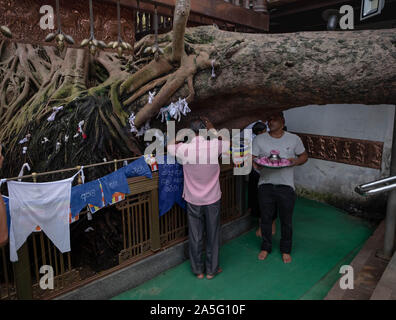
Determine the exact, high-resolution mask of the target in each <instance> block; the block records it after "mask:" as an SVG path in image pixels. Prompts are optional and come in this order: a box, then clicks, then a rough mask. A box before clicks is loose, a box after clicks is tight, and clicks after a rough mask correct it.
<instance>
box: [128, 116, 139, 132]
mask: <svg viewBox="0 0 396 320" xmlns="http://www.w3.org/2000/svg"><path fill="white" fill-rule="evenodd" d="M135 118H136V116H135V113H134V112H132V113H131V115H130V116H129V119H128V120H129V124H130V126H131V130H130V131H131V132H138V131H137V129H136V126H135Z"/></svg>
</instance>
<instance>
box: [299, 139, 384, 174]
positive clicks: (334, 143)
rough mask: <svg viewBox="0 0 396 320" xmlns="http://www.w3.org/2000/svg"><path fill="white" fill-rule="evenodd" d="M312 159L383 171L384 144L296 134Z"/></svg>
mask: <svg viewBox="0 0 396 320" xmlns="http://www.w3.org/2000/svg"><path fill="white" fill-rule="evenodd" d="M295 134H297V135H298V136H299V137H300V138H301V140H302V141H303V143H304V146H305V149H306V150H307V152H308V155H309V157H310V158H315V159H321V160H327V161H334V162H341V163H346V164H351V165H355V166H361V167H368V168H373V169H381V162H382V150H383V147H384V143H383V142H379V141H370V140H359V139H349V138H340V137H330V136H321V135H315V134H307V133H295Z"/></svg>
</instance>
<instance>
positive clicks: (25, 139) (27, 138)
mask: <svg viewBox="0 0 396 320" xmlns="http://www.w3.org/2000/svg"><path fill="white" fill-rule="evenodd" d="M30 137H31V134H30V133H29V134H27V135H26V137H25V138H23V139H22V140H20V141H19V144H23V143H25V142H28V141H29V139H30Z"/></svg>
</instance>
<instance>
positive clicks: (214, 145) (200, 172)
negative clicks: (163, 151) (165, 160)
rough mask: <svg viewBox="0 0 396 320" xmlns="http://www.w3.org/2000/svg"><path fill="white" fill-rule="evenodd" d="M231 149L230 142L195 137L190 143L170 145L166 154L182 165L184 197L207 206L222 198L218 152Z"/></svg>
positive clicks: (195, 203)
mask: <svg viewBox="0 0 396 320" xmlns="http://www.w3.org/2000/svg"><path fill="white" fill-rule="evenodd" d="M229 148H230V142H229V141H222V140H217V139H215V140H210V141H208V140H206V139H205V138H204V137H202V136H195V137H194V138H193V139H192V140H191V143H179V144H177V145H169V146H168V153H169V154H170V155H173V156H176V158H177V161H178V162H179V163H180V164H183V173H184V189H183V198H184V199H185V200H186V201H187V202H189V203H191V204H194V205H200V206H202V205H208V204H212V203H215V202H216V201H218V200H219V199H220V198H221V191H220V182H219V175H220V165H219V161H218V158H219V155H220V154H222V153H225V152H227V151H228V150H229Z"/></svg>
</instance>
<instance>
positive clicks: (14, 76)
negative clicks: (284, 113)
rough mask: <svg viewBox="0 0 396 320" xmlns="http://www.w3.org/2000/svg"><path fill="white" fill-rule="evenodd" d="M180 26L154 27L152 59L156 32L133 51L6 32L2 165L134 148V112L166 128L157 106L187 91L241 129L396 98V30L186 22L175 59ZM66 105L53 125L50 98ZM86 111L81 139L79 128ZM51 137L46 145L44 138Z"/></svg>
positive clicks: (1, 69) (50, 162)
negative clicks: (235, 28)
mask: <svg viewBox="0 0 396 320" xmlns="http://www.w3.org/2000/svg"><path fill="white" fill-rule="evenodd" d="M173 34H174V33H169V34H166V35H161V36H160V37H159V45H160V47H161V48H163V50H164V54H163V55H161V56H160V57H159V58H158V57H157V59H153V55H152V54H151V53H148V50H144V49H145V48H146V47H149V46H153V45H154V39H153V37H152V36H148V37H146V38H144V39H142V40H141V41H140V42H139V43H137V44H136V47H135V52H136V55H135V56H134V57H126V58H122V59H120V58H118V57H117V56H116V55H115V54H113V53H110V52H102V53H100V55H99V56H97V57H90V56H89V54H88V52H87V51H84V50H83V49H67V50H66V52H65V53H63V54H62V55H59V54H56V53H55V51H54V49H53V48H48V47H44V48H40V47H33V46H29V45H22V44H13V43H9V42H5V41H3V42H2V43H1V44H0V92H1V95H0V98H1V99H0V121H1V127H0V139H1V140H3V141H4V142H5V143H6V145H7V146H8V154H7V160H8V161H7V162H6V165H7V163H8V165H7V170H6V175H12V174H16V173H17V172H18V171H19V168H20V166H21V165H22V164H23V163H24V162H25V161H29V162H30V164H31V166H32V167H33V170H37V171H43V170H47V169H55V168H56V169H59V168H62V167H69V166H72V165H78V164H87V163H90V162H96V161H102V159H103V158H104V157H106V158H107V159H108V160H110V159H114V158H118V159H119V158H120V157H124V156H131V155H133V154H139V153H141V152H142V151H143V146H144V145H143V143H142V141H141V138H136V136H135V135H134V134H132V133H130V132H129V129H130V127H129V125H128V123H127V118H128V116H129V115H130V114H131V112H134V113H135V114H136V119H135V124H136V126H137V127H140V126H142V125H143V124H144V123H145V122H146V121H147V120H151V126H152V127H160V128H163V126H164V125H163V124H161V123H160V121H159V120H157V119H155V116H156V115H157V113H158V112H159V110H160V108H162V107H164V106H166V105H168V104H169V103H170V102H172V101H176V100H178V98H179V97H182V98H184V97H188V99H187V100H188V101H189V103H190V108H191V109H192V112H191V115H205V116H208V117H209V118H211V119H212V120H213V123H214V125H215V126H216V127H218V128H222V127H226V128H242V127H244V126H245V125H246V124H248V123H250V122H252V121H254V120H256V119H258V118H261V119H263V120H264V119H265V117H266V116H267V115H268V113H270V112H272V111H275V110H285V109H288V108H293V107H299V106H305V105H308V104H332V103H361V104H394V103H395V102H396V34H395V32H394V30H375V31H354V32H310V33H293V34H276V35H271V34H241V33H232V32H226V31H221V30H219V29H217V28H215V27H213V26H205V27H197V28H191V29H187V30H186V33H185V35H184V40H185V51H184V52H183V53H182V56H181V61H180V65H174V64H173V63H172V62H173V61H174V60H173V59H174V57H173V54H172V38H173ZM145 52H146V53H145ZM150 52H151V51H150ZM212 60H215V62H214V65H215V73H216V77H215V78H212V77H211V73H212V71H211V65H212ZM154 89H155V90H156V92H158V93H157V95H156V96H155V98H154V100H153V103H151V104H149V103H148V91H149V90H151V91H152V90H154ZM59 105H63V106H64V110H63V111H61V112H59V114H58V115H57V116H56V120H55V122H53V123H49V122H48V121H47V118H48V116H49V115H50V113H51V112H52V107H54V106H59ZM189 116H190V115H189ZM185 119H188V117H186V118H185ZM185 119H184V120H185ZM80 120H85V125H84V127H83V129H84V131H85V133H86V134H87V137H88V138H87V139H86V140H83V139H81V137H80V138H75V139H74V138H73V135H74V134H75V133H76V132H77V124H78V122H79V121H80ZM183 123H184V122H183V121H182V122H181V124H183ZM27 133H30V134H32V138H31V139H30V141H29V145H28V152H27V154H26V155H23V156H22V145H19V144H18V141H19V140H20V139H22V138H23V137H24V136H25V135H26V134H27ZM65 135H69V137H70V138H69V139H70V140H69V142H67V143H64V141H63V140H62V139H63V138H64V136H65ZM44 137H47V138H48V139H50V143H47V144H41V141H42V140H43V138H44ZM139 139H140V140H139ZM57 141H61V142H62V146H61V147H60V149H58V150H56V148H55V145H56V142H57ZM11 163H12V164H13V165H12V166H11V165H10V164H11Z"/></svg>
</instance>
